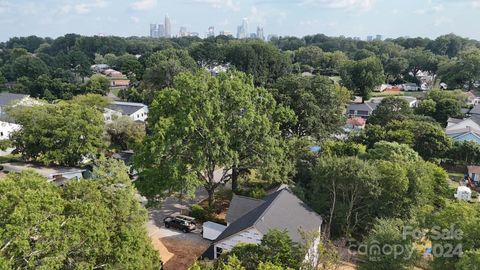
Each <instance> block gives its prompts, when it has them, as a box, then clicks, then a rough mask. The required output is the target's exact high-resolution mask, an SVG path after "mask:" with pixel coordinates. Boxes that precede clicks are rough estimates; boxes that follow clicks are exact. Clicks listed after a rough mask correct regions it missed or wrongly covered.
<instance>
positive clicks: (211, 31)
mask: <svg viewBox="0 0 480 270" xmlns="http://www.w3.org/2000/svg"><path fill="white" fill-rule="evenodd" d="M214 36H215V27H214V26H210V27H209V28H208V32H207V38H209V37H214Z"/></svg>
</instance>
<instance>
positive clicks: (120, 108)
mask: <svg viewBox="0 0 480 270" xmlns="http://www.w3.org/2000/svg"><path fill="white" fill-rule="evenodd" d="M122 115H124V116H128V117H130V118H132V120H133V121H140V122H145V121H146V120H147V117H148V106H147V105H145V104H142V103H135V102H121V101H114V102H112V103H110V104H109V105H108V106H107V108H105V111H104V112H103V117H104V119H105V121H106V122H110V121H112V120H113V118H115V117H119V116H122Z"/></svg>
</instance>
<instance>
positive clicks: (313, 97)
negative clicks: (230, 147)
mask: <svg viewBox="0 0 480 270" xmlns="http://www.w3.org/2000/svg"><path fill="white" fill-rule="evenodd" d="M274 87H275V89H274V90H273V94H274V96H275V99H276V100H277V101H278V102H279V103H281V104H283V105H285V106H286V107H289V108H290V109H292V110H293V111H294V112H295V115H296V118H297V119H296V121H295V122H294V123H287V125H286V126H284V127H282V129H283V130H284V133H285V134H286V135H287V136H291V135H293V136H300V137H302V136H311V137H314V138H317V139H320V138H325V137H328V136H330V135H331V134H332V133H335V132H338V131H339V130H340V128H341V127H343V126H344V125H345V117H344V114H345V106H346V103H347V101H348V100H349V98H350V93H349V92H348V90H346V89H345V88H342V87H340V86H338V85H335V84H334V83H333V82H332V81H331V80H330V79H328V78H327V77H323V76H315V77H311V78H310V77H302V76H299V75H298V76H297V75H290V76H287V77H283V78H281V79H279V80H278V81H277V83H276V84H275V85H274Z"/></svg>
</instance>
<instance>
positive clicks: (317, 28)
mask: <svg viewBox="0 0 480 270" xmlns="http://www.w3.org/2000/svg"><path fill="white" fill-rule="evenodd" d="M167 14H168V16H169V17H170V18H171V21H172V33H173V34H178V31H179V28H180V27H181V26H184V27H186V28H187V30H188V31H191V32H198V33H200V36H202V37H203V36H205V34H206V32H207V29H208V27H209V26H214V27H215V31H216V33H217V34H218V32H219V31H221V30H225V31H230V32H232V33H233V34H234V35H235V33H236V28H237V25H240V24H241V23H242V19H243V18H248V21H249V32H255V31H256V28H257V25H259V24H260V25H263V27H264V31H265V35H269V34H276V35H280V36H298V37H301V36H304V35H310V34H316V33H323V34H326V35H329V36H340V35H343V36H347V37H361V38H362V39H366V36H368V35H373V36H375V35H378V34H379V35H383V36H384V37H400V36H410V37H417V36H421V37H430V38H435V37H437V36H439V35H442V34H448V33H455V34H458V35H461V36H464V37H469V38H473V39H478V40H480V31H479V29H478V26H479V25H480V0H76V1H74V0H0V41H6V40H8V39H9V38H11V37H14V36H28V35H37V36H41V37H47V36H48V37H53V38H55V37H58V36H61V35H64V34H67V33H77V34H82V35H89V36H91V35H115V36H148V35H149V27H150V26H149V25H150V23H163V20H164V16H165V15H167Z"/></svg>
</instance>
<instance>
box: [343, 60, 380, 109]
mask: <svg viewBox="0 0 480 270" xmlns="http://www.w3.org/2000/svg"><path fill="white" fill-rule="evenodd" d="M341 76H342V83H343V84H344V85H345V86H346V87H347V88H348V89H350V90H352V91H354V92H355V94H356V95H358V96H360V97H362V102H365V100H366V99H368V98H369V97H370V94H371V92H372V91H373V89H374V88H375V87H376V86H378V85H380V84H382V83H384V82H385V75H384V73H383V66H382V63H381V62H380V60H379V59H378V58H376V57H369V58H365V59H362V60H360V61H350V62H348V63H346V64H345V66H344V67H343V69H342V72H341Z"/></svg>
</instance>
